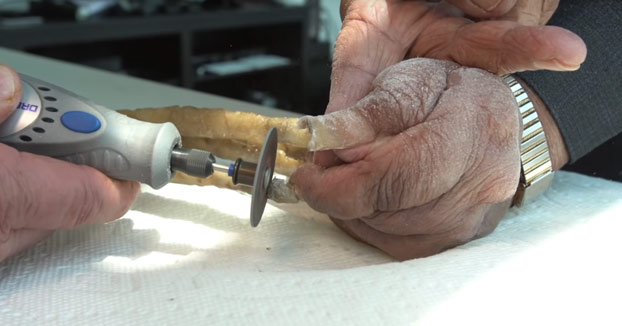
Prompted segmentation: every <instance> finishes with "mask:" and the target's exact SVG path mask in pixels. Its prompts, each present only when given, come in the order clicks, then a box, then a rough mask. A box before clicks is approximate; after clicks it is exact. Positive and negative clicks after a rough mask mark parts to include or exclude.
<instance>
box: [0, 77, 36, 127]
mask: <svg viewBox="0 0 622 326" xmlns="http://www.w3.org/2000/svg"><path fill="white" fill-rule="evenodd" d="M40 113H41V98H40V97H39V94H37V91H35V89H34V88H33V87H32V86H30V84H28V83H26V82H24V81H22V99H21V100H20V102H19V103H18V104H17V107H16V108H15V112H13V114H12V115H11V116H10V117H9V118H8V119H6V120H5V121H4V122H3V123H2V124H0V138H3V137H6V136H9V135H12V134H14V133H16V132H19V131H21V130H23V129H24V128H26V127H28V126H30V125H31V124H32V123H33V122H35V120H37V118H38V117H39V114H40Z"/></svg>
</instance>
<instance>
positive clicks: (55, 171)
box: [0, 65, 139, 261]
mask: <svg viewBox="0 0 622 326" xmlns="http://www.w3.org/2000/svg"><path fill="white" fill-rule="evenodd" d="M20 98H21V83H20V81H19V77H18V76H17V74H16V73H15V71H13V70H12V69H10V68H9V67H7V66H3V65H0V123H1V122H3V121H4V120H6V118H7V117H8V116H9V115H10V114H11V113H12V112H13V111H14V109H15V107H16V106H17V103H18V101H19V99H20ZM138 190H139V185H138V183H136V182H128V181H117V180H111V179H109V178H108V177H106V176H105V175H103V174H102V173H101V172H99V171H97V170H95V169H92V168H89V167H86V166H78V165H74V164H70V163H66V162H62V161H58V160H55V159H52V158H49V157H43V156H37V155H32V154H28V153H21V152H18V151H16V150H15V149H13V148H12V147H8V146H6V145H3V144H0V261H2V260H3V259H5V258H7V257H9V256H11V255H14V254H16V253H18V252H20V251H22V250H24V249H25V248H27V247H29V246H31V245H33V244H35V243H36V242H38V241H40V240H41V239H43V238H45V237H46V236H47V235H49V234H51V233H52V232H53V231H54V230H57V229H67V228H74V227H77V226H80V225H83V224H95V223H104V222H107V221H111V220H113V219H116V218H118V217H121V216H122V215H123V214H124V213H125V212H126V211H127V210H128V209H129V207H130V205H131V204H132V203H133V202H134V200H135V198H136V196H137V194H138Z"/></svg>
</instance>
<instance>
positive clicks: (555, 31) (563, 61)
mask: <svg viewBox="0 0 622 326" xmlns="http://www.w3.org/2000/svg"><path fill="white" fill-rule="evenodd" d="M546 33H548V34H551V35H550V37H549V39H551V40H552V42H553V43H554V45H553V47H554V48H556V49H557V53H556V57H557V60H558V61H559V64H560V65H561V66H562V67H563V68H568V69H569V70H576V69H578V68H579V66H581V64H582V63H583V62H585V59H586V57H587V45H586V44H585V41H583V39H582V38H581V37H580V36H579V35H577V34H575V33H573V32H571V31H569V30H567V29H564V28H561V27H556V26H548V27H547V30H545V34H546Z"/></svg>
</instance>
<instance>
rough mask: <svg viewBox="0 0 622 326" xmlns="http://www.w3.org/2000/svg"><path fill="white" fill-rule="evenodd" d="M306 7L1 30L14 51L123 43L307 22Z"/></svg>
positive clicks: (3, 40)
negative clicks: (195, 33)
mask: <svg viewBox="0 0 622 326" xmlns="http://www.w3.org/2000/svg"><path fill="white" fill-rule="evenodd" d="M306 15H307V10H306V8H305V7H290V8H269V9H241V10H216V11H210V12H205V13H189V14H180V15H161V16H145V17H117V18H105V19H101V20H94V21H85V22H52V23H45V24H43V25H35V26H28V27H0V44H2V46H6V47H12V48H27V47H35V46H36V47H40V46H49V45H57V44H69V43H81V42H96V41H105V40H122V39H132V38H140V37H149V36H153V35H166V34H177V33H180V32H193V31H214V30H224V29H235V28H241V27H249V26H252V27H259V26H266V25H278V24H285V23H299V22H301V21H306V19H307V17H306Z"/></svg>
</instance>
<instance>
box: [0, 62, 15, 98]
mask: <svg viewBox="0 0 622 326" xmlns="http://www.w3.org/2000/svg"><path fill="white" fill-rule="evenodd" d="M15 88H16V87H15V77H14V75H13V73H12V72H11V71H10V70H9V69H8V68H7V67H3V66H0V100H6V99H10V98H12V97H13V96H14V95H15Z"/></svg>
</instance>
